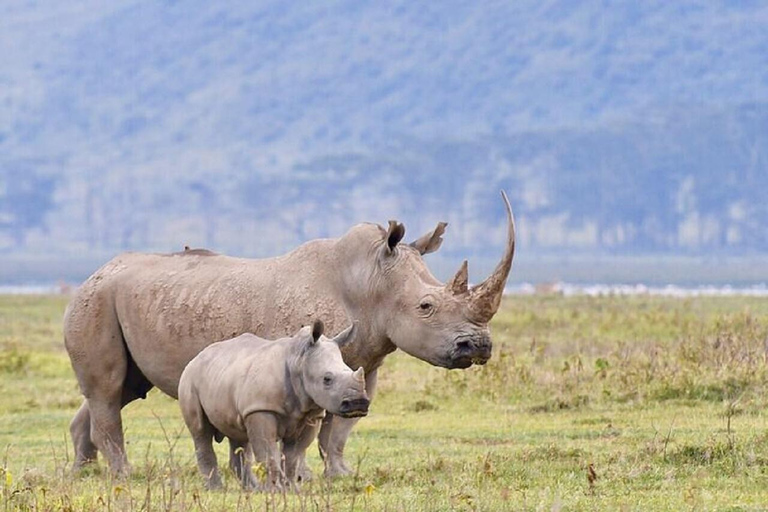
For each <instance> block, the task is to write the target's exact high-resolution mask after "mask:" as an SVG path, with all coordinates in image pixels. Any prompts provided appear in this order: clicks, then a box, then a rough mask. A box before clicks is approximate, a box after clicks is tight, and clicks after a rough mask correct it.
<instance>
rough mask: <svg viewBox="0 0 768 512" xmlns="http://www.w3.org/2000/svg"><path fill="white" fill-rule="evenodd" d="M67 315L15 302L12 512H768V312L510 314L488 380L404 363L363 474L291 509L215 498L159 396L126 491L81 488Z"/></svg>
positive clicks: (1, 306) (141, 407)
mask: <svg viewBox="0 0 768 512" xmlns="http://www.w3.org/2000/svg"><path fill="white" fill-rule="evenodd" d="M65 304H66V299H65V298H62V297H23V296H4V297H0V468H2V469H0V471H1V472H2V474H0V492H1V493H2V494H1V496H0V510H17V509H21V510H136V511H138V510H201V511H213V510H234V509H239V510H449V509H454V510H693V509H695V510H768V422H767V421H766V419H767V418H768V414H767V412H766V406H767V405H768V388H767V387H766V384H767V383H768V364H767V363H768V300H765V299H746V298H699V299H685V300H683V299H671V298H658V297H657V298H650V297H603V298H589V297H571V298H563V297H558V296H533V297H508V298H507V299H506V300H505V302H504V304H503V306H502V310H501V311H500V312H499V314H498V315H497V316H496V318H495V319H494V322H493V334H494V341H495V346H494V356H493V358H492V360H491V362H489V364H488V365H486V366H485V367H479V368H472V369H470V370H467V371H450V372H449V371H445V370H440V369H437V368H432V367H430V366H429V365H427V364H426V363H422V362H419V361H417V360H415V359H413V358H409V357H408V356H406V355H404V354H402V353H399V352H398V353H396V354H394V355H393V356H392V357H390V358H389V359H388V360H387V362H386V363H385V366H384V368H383V370H382V372H381V375H380V378H379V382H380V385H379V392H378V395H377V397H376V400H375V401H374V404H373V407H372V411H371V414H370V416H369V417H368V418H366V419H364V420H363V421H361V422H360V424H359V427H358V428H357V429H356V430H355V431H354V433H353V435H352V437H351V438H350V442H349V445H348V448H347V454H348V455H347V456H348V459H349V460H350V461H351V462H353V463H355V464H356V465H357V468H358V473H357V475H356V476H354V477H348V478H344V479H341V480H337V481H333V482H331V483H329V482H326V481H324V480H323V479H320V478H318V479H315V481H313V482H312V483H311V484H308V485H305V486H304V487H303V488H302V491H301V492H300V493H299V494H287V495H282V494H281V495H263V494H258V493H256V494H248V493H242V492H240V491H239V489H238V487H237V485H236V483H235V482H234V481H233V479H232V477H231V476H229V474H228V472H227V471H224V474H225V475H226V476H229V477H228V478H227V483H226V485H227V490H226V491H225V492H214V493H210V492H206V491H204V490H203V489H202V480H201V478H200V477H199V475H198V474H197V469H196V466H195V462H194V453H193V449H192V443H191V440H190V439H189V436H188V435H187V432H186V431H185V429H184V425H183V422H182V419H181V415H180V413H179V411H178V409H177V404H176V403H175V402H174V401H172V400H170V399H169V398H167V397H165V396H163V395H161V394H160V393H158V392H156V391H153V392H152V393H150V395H149V397H148V398H147V400H142V401H139V402H136V403H134V404H131V405H130V406H128V407H127V408H126V409H125V410H124V415H123V417H124V423H125V428H126V437H127V440H128V443H129V444H128V447H127V448H128V452H129V458H130V460H131V462H132V464H133V473H132V476H131V477H130V478H129V479H127V480H125V481H112V480H111V479H110V478H109V476H108V474H107V472H106V471H104V467H103V465H101V462H100V468H101V469H99V468H96V469H93V470H90V471H89V472H88V473H87V474H86V475H82V476H80V477H78V478H73V477H72V476H70V474H69V467H70V463H71V460H72V449H71V447H70V444H69V440H68V424H69V420H70V419H71V417H72V415H73V414H74V412H75V410H76V409H77V407H78V406H79V404H80V400H81V399H80V396H79V392H78V389H77V385H76V382H75V378H74V375H73V373H72V370H71V368H70V366H69V360H68V359H67V356H66V353H65V351H64V349H63V346H62V342H61V334H60V330H61V317H62V314H63V311H64V307H65ZM225 448H226V447H225V446H224V445H221V446H218V447H217V450H218V453H219V462H220V465H222V466H225V464H226V456H225V454H226V450H225ZM309 455H310V465H311V467H312V468H313V470H314V471H315V473H316V474H320V473H321V471H322V463H321V461H320V458H319V456H318V455H317V449H316V447H315V446H313V447H312V448H310V453H309Z"/></svg>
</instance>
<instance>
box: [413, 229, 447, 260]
mask: <svg viewBox="0 0 768 512" xmlns="http://www.w3.org/2000/svg"><path fill="white" fill-rule="evenodd" d="M446 226H448V223H447V222H438V223H437V227H436V228H435V229H433V230H432V231H430V232H429V233H427V234H426V235H424V236H422V237H421V238H419V239H417V240H414V241H413V242H411V247H413V248H414V249H416V250H417V251H419V252H420V253H421V254H422V256H423V255H424V254H429V253H431V252H435V251H436V250H438V249H439V248H440V246H441V245H443V233H445V228H446Z"/></svg>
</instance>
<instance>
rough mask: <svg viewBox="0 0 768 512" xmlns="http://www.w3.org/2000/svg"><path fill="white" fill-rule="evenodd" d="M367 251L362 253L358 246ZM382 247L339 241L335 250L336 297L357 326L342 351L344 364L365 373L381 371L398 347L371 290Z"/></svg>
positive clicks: (354, 241)
mask: <svg viewBox="0 0 768 512" xmlns="http://www.w3.org/2000/svg"><path fill="white" fill-rule="evenodd" d="M361 243H362V244H367V245H364V247H366V249H367V250H359V248H356V247H354V245H356V244H361ZM379 248H380V246H379V245H375V244H368V243H367V241H364V240H359V239H358V240H346V239H345V238H342V239H339V240H338V241H337V242H336V244H335V247H334V250H333V257H332V261H333V269H334V274H333V286H334V288H335V295H336V296H337V297H338V298H340V299H341V302H342V303H343V304H344V309H346V313H347V317H348V321H349V322H350V323H351V322H357V325H358V328H357V331H356V333H355V337H354V339H353V340H352V341H351V342H350V343H348V344H347V345H345V346H344V347H343V348H342V349H341V353H342V355H343V356H344V362H345V363H346V364H347V365H349V367H350V368H352V369H357V368H359V367H361V366H362V367H363V368H364V369H365V372H366V373H369V372H372V371H373V370H375V369H376V368H378V367H379V366H380V365H381V363H382V362H383V360H384V358H385V357H386V356H387V355H388V354H391V353H392V352H394V351H395V350H396V349H397V347H396V346H395V345H394V344H393V343H392V341H391V340H390V339H389V337H388V336H387V330H386V322H385V321H383V320H382V318H381V312H380V307H377V306H378V304H377V303H376V300H375V296H376V294H375V293H371V291H372V290H371V288H375V286H376V281H377V278H376V275H375V269H374V270H372V268H371V263H370V262H371V261H372V260H374V259H375V254H376V252H377V251H378V250H379Z"/></svg>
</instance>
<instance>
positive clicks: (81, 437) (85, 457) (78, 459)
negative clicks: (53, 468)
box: [69, 400, 97, 472]
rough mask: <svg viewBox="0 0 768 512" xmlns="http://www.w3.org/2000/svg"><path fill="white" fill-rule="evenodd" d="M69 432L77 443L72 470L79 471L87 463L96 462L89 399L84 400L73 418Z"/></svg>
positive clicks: (73, 441)
mask: <svg viewBox="0 0 768 512" xmlns="http://www.w3.org/2000/svg"><path fill="white" fill-rule="evenodd" d="M69 433H70V434H71V436H72V444H74V445H75V462H74V465H73V466H72V470H73V471H74V472H78V471H80V470H81V469H83V467H85V466H86V465H87V464H91V463H93V462H96V455H97V449H96V445H95V444H93V441H91V413H90V411H89V410H88V400H83V404H82V405H81V406H80V409H78V411H77V414H75V417H74V418H72V422H71V423H70V424H69Z"/></svg>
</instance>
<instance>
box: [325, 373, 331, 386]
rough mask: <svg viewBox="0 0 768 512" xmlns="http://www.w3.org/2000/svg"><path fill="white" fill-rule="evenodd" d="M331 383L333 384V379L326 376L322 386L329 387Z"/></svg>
mask: <svg viewBox="0 0 768 512" xmlns="http://www.w3.org/2000/svg"><path fill="white" fill-rule="evenodd" d="M332 382H333V377H331V376H330V375H326V376H325V377H323V384H325V385H326V386H330V385H331V383H332Z"/></svg>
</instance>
